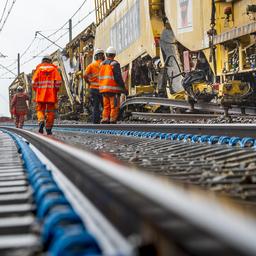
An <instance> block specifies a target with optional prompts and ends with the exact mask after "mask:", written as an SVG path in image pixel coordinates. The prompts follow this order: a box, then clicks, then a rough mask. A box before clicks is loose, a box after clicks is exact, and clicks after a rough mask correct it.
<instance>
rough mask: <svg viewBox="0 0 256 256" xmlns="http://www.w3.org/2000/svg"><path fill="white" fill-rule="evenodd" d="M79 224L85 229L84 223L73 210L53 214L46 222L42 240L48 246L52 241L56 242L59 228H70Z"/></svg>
mask: <svg viewBox="0 0 256 256" xmlns="http://www.w3.org/2000/svg"><path fill="white" fill-rule="evenodd" d="M74 224H76V225H77V224H78V225H81V226H82V227H83V222H82V220H81V219H80V217H79V216H78V215H77V214H76V213H75V212H74V211H73V210H70V209H69V210H62V211H56V212H53V213H51V214H50V215H49V216H48V217H47V218H46V219H45V221H44V226H43V231H42V239H43V242H44V243H46V244H48V243H49V242H50V241H51V240H56V236H55V235H56V234H55V233H56V232H55V231H56V230H57V228H58V227H64V228H65V227H66V228H69V227H70V226H71V225H74Z"/></svg>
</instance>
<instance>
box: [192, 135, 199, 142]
mask: <svg viewBox="0 0 256 256" xmlns="http://www.w3.org/2000/svg"><path fill="white" fill-rule="evenodd" d="M200 138H201V136H200V135H194V136H193V137H192V138H191V141H192V142H193V143H196V142H198V141H199V139H200Z"/></svg>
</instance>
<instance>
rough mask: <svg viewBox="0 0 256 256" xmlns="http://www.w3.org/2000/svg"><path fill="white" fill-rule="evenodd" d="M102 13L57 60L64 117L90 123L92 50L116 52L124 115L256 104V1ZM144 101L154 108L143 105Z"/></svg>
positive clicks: (111, 4)
mask: <svg viewBox="0 0 256 256" xmlns="http://www.w3.org/2000/svg"><path fill="white" fill-rule="evenodd" d="M95 12H96V25H95V24H91V25H90V26H89V27H88V28H86V29H85V30H84V31H83V32H81V33H80V34H79V35H78V36H77V37H76V38H75V39H73V40H72V41H71V42H70V43H69V44H67V46H66V47H65V49H64V51H62V52H60V51H57V52H55V53H53V54H52V56H53V57H54V59H55V63H56V64H57V65H58V66H59V67H60V70H61V73H62V77H63V86H62V88H61V93H60V104H59V105H60V115H61V116H62V117H63V118H70V119H81V118H83V117H84V116H86V114H85V113H86V111H87V109H89V108H87V106H88V105H89V104H88V97H87V93H86V91H87V90H86V85H85V82H84V81H83V79H82V76H83V70H84V69H85V68H86V66H87V65H88V64H89V63H90V62H91V61H92V56H93V49H95V48H103V49H106V48H107V47H108V46H110V45H112V46H114V47H115V48H116V49H117V60H118V61H119V62H120V64H121V67H122V72H123V78H124V81H125V83H126V86H127V88H128V90H129V96H128V97H127V99H126V101H124V103H123V106H124V110H128V111H129V109H130V108H131V109H137V108H136V106H139V108H140V111H151V112H154V111H158V112H161V111H170V109H171V108H170V107H171V106H172V102H174V101H175V102H177V100H178V102H188V103H189V104H188V107H189V108H190V110H192V111H194V105H195V104H196V103H200V102H204V103H209V102H211V103H214V104H215V105H216V106H220V107H222V108H224V110H225V112H226V114H227V112H228V109H229V108H231V107H233V106H238V107H239V108H241V111H242V113H244V112H245V108H246V107H250V106H255V105H256V88H255V87H256V0H95ZM145 96H147V97H151V98H154V102H155V105H154V106H153V107H151V106H149V105H148V104H145V100H144V101H140V100H141V99H143V97H145ZM134 99H135V101H133V100H134ZM158 99H159V101H158ZM162 99H169V101H168V102H169V103H168V104H169V105H168V104H167V105H168V108H167V109H166V107H162V103H161V102H162ZM133 102H135V103H136V104H135V103H134V104H128V103H133ZM126 103H127V104H126ZM140 103H141V104H140ZM213 112H214V110H213Z"/></svg>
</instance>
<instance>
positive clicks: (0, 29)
mask: <svg viewBox="0 0 256 256" xmlns="http://www.w3.org/2000/svg"><path fill="white" fill-rule="evenodd" d="M16 1H17V0H13V1H12V5H11V7H10V9H9V10H8V12H7V15H6V17H5V19H4V21H3V23H2V26H1V27H0V33H1V32H2V31H3V28H4V26H5V24H6V22H7V20H8V18H9V16H10V14H11V12H12V9H13V7H14V4H15V3H16Z"/></svg>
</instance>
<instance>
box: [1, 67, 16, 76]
mask: <svg viewBox="0 0 256 256" xmlns="http://www.w3.org/2000/svg"><path fill="white" fill-rule="evenodd" d="M0 67H2V68H3V69H5V70H7V71H8V73H12V74H13V75H15V76H16V74H15V73H14V72H12V70H10V69H8V68H7V67H5V66H4V65H2V64H0Z"/></svg>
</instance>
